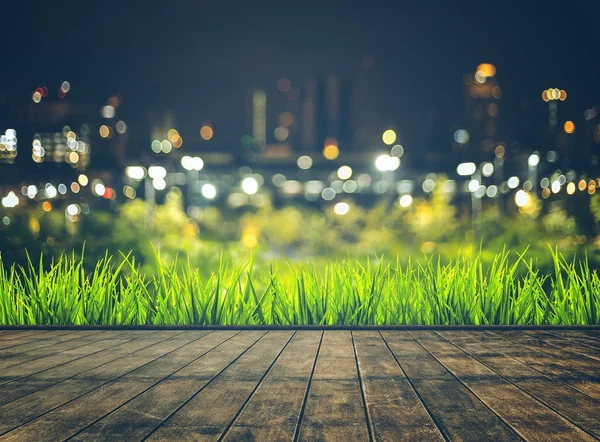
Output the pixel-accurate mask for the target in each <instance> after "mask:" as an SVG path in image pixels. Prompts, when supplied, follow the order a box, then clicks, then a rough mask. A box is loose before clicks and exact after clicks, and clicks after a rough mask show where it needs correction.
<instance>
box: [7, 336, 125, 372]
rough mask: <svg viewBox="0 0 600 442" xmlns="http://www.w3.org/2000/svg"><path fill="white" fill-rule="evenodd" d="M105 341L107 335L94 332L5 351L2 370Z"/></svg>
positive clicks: (36, 342) (42, 341) (37, 342)
mask: <svg viewBox="0 0 600 442" xmlns="http://www.w3.org/2000/svg"><path fill="white" fill-rule="evenodd" d="M125 335H126V332H125V333H120V334H119V335H118V336H119V339H122V338H123V336H125ZM111 337H112V336H111ZM104 339H106V335H102V334H101V333H99V332H94V333H92V334H91V335H90V334H82V335H81V336H78V334H76V335H67V336H63V337H61V338H54V339H51V340H50V342H48V341H47V340H38V341H34V342H31V343H29V344H24V345H20V346H19V347H24V346H25V347H26V349H25V351H19V350H22V348H18V350H17V348H15V349H13V348H10V349H3V350H0V355H2V359H1V360H0V370H4V369H6V368H8V367H12V366H13V365H18V364H24V363H30V362H32V361H35V360H36V359H40V358H44V357H47V356H50V355H55V354H58V353H62V352H64V351H66V350H72V349H75V348H78V347H81V346H83V345H86V344H89V343H92V342H97V341H102V340H104ZM12 351H14V353H12Z"/></svg>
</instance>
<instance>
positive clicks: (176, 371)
mask: <svg viewBox="0 0 600 442" xmlns="http://www.w3.org/2000/svg"><path fill="white" fill-rule="evenodd" d="M211 333H212V332H211ZM211 333H207V334H205V335H203V336H200V337H199V338H198V339H196V340H194V341H192V342H190V343H188V344H186V345H184V346H183V347H185V346H187V345H190V344H193V343H194V342H197V341H199V340H201V339H203V338H205V337H206V336H208V335H210V334H211ZM240 333H241V332H237V333H235V334H233V335H231V336H230V337H228V338H227V339H225V340H223V341H222V342H220V343H218V344H217V345H215V346H214V347H212V348H211V349H210V350H206V351H205V352H204V353H202V354H201V355H199V356H198V357H196V358H194V359H193V360H192V361H190V362H188V363H187V364H185V365H184V366H183V367H181V368H179V369H177V370H175V371H174V372H173V373H171V374H170V375H168V376H165V377H164V378H162V379H161V380H160V381H158V382H155V383H154V384H152V385H151V386H149V387H148V388H146V389H145V390H144V391H141V392H139V393H138V394H136V395H134V396H132V397H131V398H129V399H127V400H126V401H125V402H123V403H122V404H120V405H118V406H117V407H116V408H114V409H113V410H111V411H109V412H108V413H105V414H104V415H103V416H101V417H99V418H97V419H96V420H94V421H93V422H92V423H90V424H88V425H86V426H85V427H83V428H80V429H79V430H78V431H77V433H75V434H73V435H71V436H69V437H68V438H66V439H65V440H64V441H63V442H66V441H68V440H71V439H73V438H74V437H76V436H77V435H79V434H81V433H83V432H84V431H85V430H87V429H88V428H90V427H91V426H93V425H95V424H96V423H98V422H99V421H101V420H102V419H104V418H105V417H107V416H108V415H110V414H113V413H114V412H115V411H117V410H119V409H120V408H122V407H124V406H125V405H127V404H128V403H130V402H131V401H133V400H135V399H136V398H138V397H139V396H141V395H142V394H144V393H146V392H147V391H148V390H150V389H152V388H154V387H156V386H157V385H159V384H161V383H163V382H164V381H166V380H167V379H169V378H170V377H171V376H173V375H174V374H176V373H179V372H180V371H181V370H183V369H184V368H186V367H187V366H188V365H190V364H193V363H194V362H196V361H197V360H198V359H200V358H201V357H203V356H205V355H207V354H208V353H210V352H211V351H213V350H214V349H216V348H218V347H220V346H221V345H223V344H224V343H225V342H227V341H229V340H230V339H232V338H234V337H235V336H237V335H239V334H240ZM183 347H180V348H183ZM178 350H179V349H178Z"/></svg>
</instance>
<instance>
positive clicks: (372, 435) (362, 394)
mask: <svg viewBox="0 0 600 442" xmlns="http://www.w3.org/2000/svg"><path fill="white" fill-rule="evenodd" d="M350 337H351V339H352V350H353V351H354V363H355V364H356V374H357V376H358V386H359V388H360V397H361V399H362V403H363V412H364V413H365V421H366V424H367V431H368V433H369V441H370V442H373V441H374V440H375V429H374V426H373V425H371V420H372V417H371V413H370V412H369V407H367V399H366V397H365V390H364V387H363V382H362V376H361V374H360V367H359V365H358V356H357V355H356V344H355V342H354V332H352V331H351V332H350Z"/></svg>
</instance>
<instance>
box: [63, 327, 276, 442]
mask: <svg viewBox="0 0 600 442" xmlns="http://www.w3.org/2000/svg"><path fill="white" fill-rule="evenodd" d="M225 333H228V334H227V335H225ZM234 333H235V332H225V331H220V332H215V333H213V334H214V335H215V336H214V337H212V336H211V338H212V339H213V340H215V342H216V339H217V338H219V339H221V340H223V341H224V342H223V343H222V344H221V345H219V346H217V347H215V348H214V349H213V350H211V351H210V352H209V353H207V354H206V355H204V356H202V357H201V358H200V359H198V360H196V361H194V362H192V363H191V364H190V365H188V366H187V367H184V368H183V369H181V370H180V371H178V372H176V373H174V374H173V375H172V376H170V377H169V378H167V379H164V380H163V381H162V382H160V383H159V384H157V385H155V386H154V387H152V388H151V389H149V390H148V391H146V392H144V393H143V394H141V395H139V396H138V397H136V398H134V399H133V400H131V401H130V402H128V403H126V404H124V405H123V406H122V407H120V408H119V409H117V410H115V411H114V412H112V413H111V414H109V415H107V416H105V417H103V418H102V419H100V420H98V421H97V422H95V423H94V424H93V425H91V426H90V427H88V428H86V429H85V430H84V431H83V432H81V433H79V434H77V435H76V436H75V437H74V440H77V441H82V440H90V441H97V440H99V439H106V440H141V439H142V438H144V437H146V436H148V435H149V434H150V433H151V432H152V431H153V430H154V429H156V428H157V427H159V426H160V425H161V424H162V423H163V422H164V421H165V419H167V418H168V417H169V416H170V415H171V414H173V413H174V412H175V411H176V410H178V409H180V408H181V407H182V406H183V405H184V404H185V403H186V402H188V401H189V400H190V399H191V398H192V397H194V395H196V394H197V392H199V391H201V390H202V389H203V388H204V387H206V385H207V384H208V383H209V382H211V380H213V379H214V378H215V376H217V375H218V374H219V373H220V372H222V371H223V370H225V369H226V368H227V367H228V366H229V365H230V364H231V363H232V362H234V361H235V360H236V359H237V358H239V357H240V355H242V354H244V352H246V351H247V350H248V348H250V347H252V346H253V345H254V344H255V343H256V342H257V341H258V340H259V339H261V338H262V337H263V336H264V335H265V334H266V332H265V331H243V332H241V333H239V334H237V335H235V336H233V337H231V338H230V339H228V340H225V339H227V337H228V336H231V335H233V334H234Z"/></svg>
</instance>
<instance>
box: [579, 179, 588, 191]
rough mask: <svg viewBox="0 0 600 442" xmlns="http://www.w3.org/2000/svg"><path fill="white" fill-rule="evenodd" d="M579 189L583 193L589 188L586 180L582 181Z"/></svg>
mask: <svg viewBox="0 0 600 442" xmlns="http://www.w3.org/2000/svg"><path fill="white" fill-rule="evenodd" d="M577 187H578V188H579V190H580V191H582V192H583V191H584V190H585V189H586V187H587V183H586V182H585V180H580V181H579V185H578V186H577Z"/></svg>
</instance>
